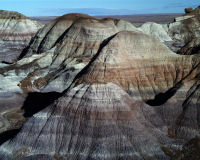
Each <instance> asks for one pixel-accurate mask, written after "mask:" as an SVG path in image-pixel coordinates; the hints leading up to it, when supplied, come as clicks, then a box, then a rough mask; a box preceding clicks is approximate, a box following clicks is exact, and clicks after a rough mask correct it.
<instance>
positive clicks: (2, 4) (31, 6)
mask: <svg viewBox="0 0 200 160" xmlns="http://www.w3.org/2000/svg"><path fill="white" fill-rule="evenodd" d="M198 2H199V0H0V9H4V10H14V11H18V12H21V13H23V14H25V15H27V16H46V15H49V16H53V15H62V14H65V13H67V12H73V11H76V12H77V11H78V10H79V9H80V11H82V12H88V14H93V15H94V14H104V13H107V14H116V13H119V14H127V13H130V14H134V13H136V14H141V13H181V12H183V11H184V8H186V7H197V6H198V5H200V2H199V3H198ZM95 8H96V9H95ZM81 9H82V10H81ZM91 9H92V10H91ZM104 9H106V10H104ZM95 11H96V12H95Z"/></svg>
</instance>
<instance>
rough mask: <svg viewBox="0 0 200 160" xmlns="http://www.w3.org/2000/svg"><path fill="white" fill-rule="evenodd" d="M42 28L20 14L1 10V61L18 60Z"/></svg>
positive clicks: (37, 23)
mask: <svg viewBox="0 0 200 160" xmlns="http://www.w3.org/2000/svg"><path fill="white" fill-rule="evenodd" d="M41 27H42V25H41V24H40V23H39V22H36V21H33V20H31V19H29V18H28V17H26V16H24V15H22V14H20V13H17V12H11V11H4V10H0V45H1V49H0V61H8V62H12V61H13V60H14V59H15V60H16V59H17V57H18V56H19V54H20V53H21V51H22V49H23V48H24V47H25V46H26V45H28V43H29V41H30V40H31V38H32V37H33V36H34V35H35V33H36V32H37V31H38V29H40V28H41Z"/></svg>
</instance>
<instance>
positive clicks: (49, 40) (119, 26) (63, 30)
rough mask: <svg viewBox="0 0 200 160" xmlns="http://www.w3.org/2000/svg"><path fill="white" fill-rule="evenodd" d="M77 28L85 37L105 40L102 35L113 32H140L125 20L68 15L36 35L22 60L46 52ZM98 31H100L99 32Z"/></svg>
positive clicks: (56, 20) (75, 14) (48, 25)
mask: <svg viewBox="0 0 200 160" xmlns="http://www.w3.org/2000/svg"><path fill="white" fill-rule="evenodd" d="M83 20H86V21H83ZM87 23H88V26H85V27H84V26H83V27H82V28H80V24H81V25H87ZM75 27H78V29H77V30H76V31H79V32H83V33H84V34H85V35H87V36H90V38H95V37H96V38H98V39H101V38H103V37H101V35H103V36H104V37H105V36H108V35H111V34H112V32H117V31H120V30H131V31H134V30H138V29H136V27H134V26H133V25H132V24H131V23H129V22H126V21H123V20H117V19H110V18H106V19H102V20H98V19H95V18H94V17H91V16H89V15H85V14H79V13H72V14H66V15H63V16H61V17H59V18H57V19H55V20H54V21H52V22H51V23H49V24H47V25H45V27H43V28H42V29H41V30H40V31H39V32H38V33H37V34H36V35H35V37H34V39H33V40H32V41H31V43H30V45H29V46H28V47H27V48H26V49H25V50H24V52H23V53H22V54H21V56H20V58H21V57H24V56H25V57H27V56H30V55H32V54H41V53H43V52H46V51H47V50H49V49H51V48H52V47H54V46H55V45H56V44H58V43H60V42H62V41H63V38H64V37H66V35H67V34H68V31H69V30H71V28H72V30H73V29H74V28H75ZM95 27H96V28H95ZM91 28H92V29H91ZM98 29H100V30H99V31H98ZM109 29H110V30H112V31H111V33H109V32H108V30H109ZM74 34H76V33H74ZM94 34H95V35H94ZM92 35H93V37H92ZM74 37H75V36H74Z"/></svg>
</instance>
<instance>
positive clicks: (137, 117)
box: [0, 15, 200, 160]
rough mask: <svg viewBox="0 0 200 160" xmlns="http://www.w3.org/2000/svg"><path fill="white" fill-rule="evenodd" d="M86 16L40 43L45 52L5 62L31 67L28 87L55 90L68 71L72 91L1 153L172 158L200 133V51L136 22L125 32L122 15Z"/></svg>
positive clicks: (12, 155)
mask: <svg viewBox="0 0 200 160" xmlns="http://www.w3.org/2000/svg"><path fill="white" fill-rule="evenodd" d="M76 16H77V15H76ZM78 16H79V17H80V18H78V19H76V20H75V21H74V22H73V24H72V25H71V26H70V27H69V28H67V29H66V30H65V32H64V33H63V34H62V36H61V38H59V39H57V40H55V39H54V40H52V41H54V43H51V42H50V41H49V42H48V45H46V47H45V46H44V47H42V44H43V43H44V42H43V43H38V44H40V45H41V46H40V47H41V48H40V47H39V48H38V49H39V50H40V49H42V50H43V51H44V53H40V52H39V51H38V49H36V50H33V49H31V48H30V50H27V52H26V54H25V55H23V56H25V57H26V58H24V59H22V60H20V61H19V62H18V63H17V64H15V65H13V66H7V68H4V70H3V72H2V73H3V74H6V72H7V71H8V70H11V68H12V69H13V68H15V72H18V70H25V69H24V68H25V66H27V67H28V69H27V71H28V72H29V73H28V76H27V77H26V78H25V79H26V81H25V79H23V80H21V81H20V85H19V88H21V89H23V91H24V92H26V91H28V89H29V90H33V89H38V90H41V91H42V89H43V92H45V91H47V90H48V91H49V90H52V88H53V87H55V88H56V86H55V82H56V78H58V77H59V76H60V75H64V76H63V80H64V81H62V84H63V85H62V86H63V88H62V89H61V92H62V90H64V89H66V90H65V91H64V92H63V93H62V94H61V95H60V96H59V98H58V99H57V100H55V102H53V103H52V104H50V105H48V106H47V107H46V108H44V109H42V110H41V111H39V112H38V113H36V114H34V115H33V116H32V117H31V118H30V119H29V120H28V121H27V122H26V123H25V124H24V126H23V128H22V130H21V131H20V132H19V133H18V134H17V135H16V137H15V138H13V139H12V140H9V141H7V142H6V143H4V144H3V145H2V146H1V147H0V156H1V157H2V158H3V159H45V160H47V159H81V160H86V159H95V160H97V159H102V160H111V159H113V160H117V159H137V160H140V159H145V160H147V159H154V160H169V159H170V156H169V154H175V151H176V150H179V149H180V148H181V147H183V146H185V143H186V142H187V141H188V140H189V139H192V138H194V137H195V136H196V135H198V134H200V133H199V106H200V101H199V92H200V90H199V72H200V70H199V69H200V57H199V56H198V55H187V56H185V55H177V54H175V53H173V52H172V51H171V50H170V49H169V48H167V47H166V46H165V45H164V44H163V43H161V42H160V41H159V40H157V39H155V38H153V37H151V36H148V35H146V34H144V33H142V32H140V31H138V30H135V28H134V27H133V28H132V27H131V29H124V30H123V31H122V29H118V27H116V26H117V25H116V24H117V23H118V22H119V21H114V20H112V19H104V20H96V19H93V18H91V17H89V18H88V17H87V18H85V16H84V17H83V16H82V15H78ZM69 20H70V19H69ZM65 21H68V18H66V19H65ZM65 23H67V22H65ZM54 32H55V31H54ZM54 34H55V33H54ZM47 39H48V38H47ZM45 42H46V40H45ZM46 43H47V42H46ZM32 44H37V43H36V42H35V43H32ZM52 44H54V45H53V46H52ZM32 48H35V47H32ZM36 48H37V47H36ZM31 55H32V56H31ZM33 66H34V67H33ZM9 67H11V68H9ZM17 67H18V68H17ZM46 68H48V69H46ZM41 71H43V77H42V78H41V77H39V78H38V76H39V75H41ZM53 71H54V72H53ZM46 72H47V73H48V74H46ZM18 74H19V73H18ZM47 75H48V76H47ZM60 77H62V76H60ZM48 78H49V79H48ZM57 82H60V81H57ZM57 82H56V83H57ZM49 84H51V85H49ZM44 86H45V87H44ZM47 86H48V87H47ZM27 88H28V89H27ZM55 88H54V89H55ZM56 89H58V88H56ZM186 146H187V144H186ZM186 150H187V152H188V153H190V147H187V148H186ZM171 151H172V153H171ZM180 152H181V151H180ZM195 153H196V152H195ZM197 156H198V155H197Z"/></svg>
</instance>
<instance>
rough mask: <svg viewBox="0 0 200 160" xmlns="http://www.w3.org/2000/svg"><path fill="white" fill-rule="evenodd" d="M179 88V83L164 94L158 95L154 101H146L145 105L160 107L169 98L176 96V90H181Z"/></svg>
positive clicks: (180, 84)
mask: <svg viewBox="0 0 200 160" xmlns="http://www.w3.org/2000/svg"><path fill="white" fill-rule="evenodd" d="M181 86H182V83H181V82H179V83H177V84H176V85H175V86H174V87H172V88H170V89H169V90H167V91H166V92H165V93H159V94H158V95H156V96H155V98H154V99H151V100H148V101H146V103H147V104H148V105H150V106H160V105H162V104H164V103H166V102H167V101H168V100H169V99H170V98H171V97H173V96H174V95H175V94H176V92H177V90H178V89H179V88H181Z"/></svg>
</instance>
